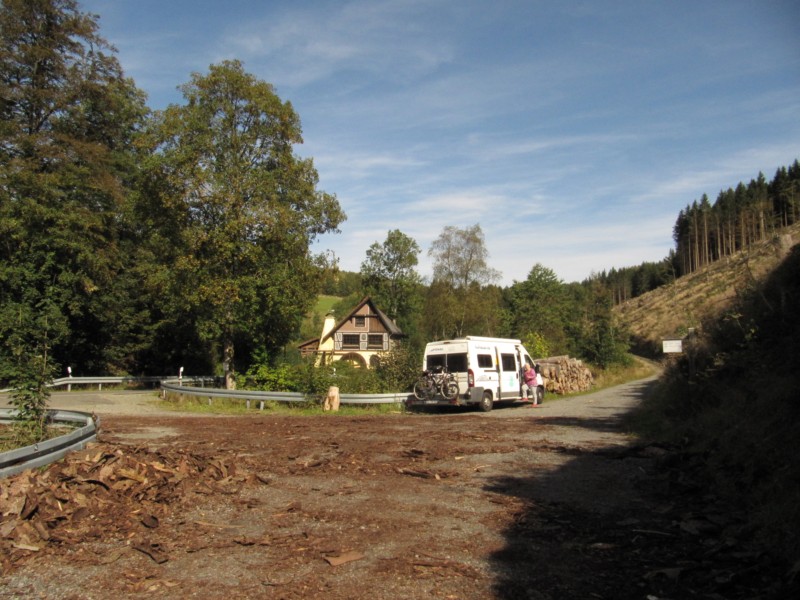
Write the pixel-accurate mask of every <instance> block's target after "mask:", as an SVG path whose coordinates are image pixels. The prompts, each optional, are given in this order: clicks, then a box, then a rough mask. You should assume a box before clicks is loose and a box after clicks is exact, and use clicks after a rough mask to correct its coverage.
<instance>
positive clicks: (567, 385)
mask: <svg viewBox="0 0 800 600" xmlns="http://www.w3.org/2000/svg"><path fill="white" fill-rule="evenodd" d="M534 362H536V363H538V364H539V367H540V369H541V372H542V378H544V387H545V389H546V390H547V391H548V392H551V393H553V394H571V393H573V392H585V391H586V390H588V389H591V387H592V383H593V382H594V377H592V372H591V371H590V370H589V369H588V368H586V367H585V366H583V362H582V361H580V360H578V359H576V358H570V357H569V356H551V357H549V358H540V359H537V360H535V361H534Z"/></svg>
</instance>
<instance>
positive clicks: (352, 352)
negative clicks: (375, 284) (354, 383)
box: [299, 296, 405, 368]
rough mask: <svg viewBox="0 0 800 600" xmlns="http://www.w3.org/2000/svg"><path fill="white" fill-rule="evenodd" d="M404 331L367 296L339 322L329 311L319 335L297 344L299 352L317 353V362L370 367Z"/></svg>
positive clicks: (302, 353) (402, 335) (304, 354)
mask: <svg viewBox="0 0 800 600" xmlns="http://www.w3.org/2000/svg"><path fill="white" fill-rule="evenodd" d="M404 337H405V334H404V333H403V332H402V331H401V330H400V328H399V327H398V326H397V325H396V324H395V322H394V321H392V319H390V318H389V317H388V316H387V315H386V314H385V313H384V312H383V311H381V310H380V309H379V308H378V307H377V306H375V303H374V302H373V301H372V299H371V298H370V297H369V296H367V297H365V298H364V299H362V300H361V302H359V303H358V305H357V306H356V307H355V308H354V309H353V310H352V311H350V313H348V314H347V316H345V317H344V318H343V319H341V320H340V321H339V322H338V323H337V322H336V319H335V317H334V315H333V314H332V313H328V314H327V315H326V317H325V322H324V324H323V326H322V335H321V336H320V337H319V338H317V339H313V340H308V341H306V342H303V343H302V344H300V346H299V348H300V354H301V355H303V356H309V355H316V356H317V357H318V364H328V363H331V362H335V361H339V360H346V361H350V362H352V363H355V364H356V365H358V366H360V367H366V368H369V367H372V366H374V364H375V362H374V361H375V359H376V358H377V357H378V356H380V355H381V354H383V353H385V352H388V351H389V350H391V349H392V347H393V346H394V344H395V343H396V342H397V340H399V339H402V338H404Z"/></svg>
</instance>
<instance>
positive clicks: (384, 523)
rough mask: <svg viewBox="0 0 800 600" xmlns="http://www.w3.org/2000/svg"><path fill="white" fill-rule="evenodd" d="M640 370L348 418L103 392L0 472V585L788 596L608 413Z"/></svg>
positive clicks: (227, 594) (633, 390) (627, 397)
mask: <svg viewBox="0 0 800 600" xmlns="http://www.w3.org/2000/svg"><path fill="white" fill-rule="evenodd" d="M649 384H650V382H649V381H643V382H637V383H633V384H627V385H625V386H620V387H618V388H613V389H611V390H605V391H603V392H599V393H596V394H592V395H587V396H583V397H576V398H571V399H551V398H548V399H547V400H546V401H545V405H544V406H543V407H541V408H532V407H529V406H527V405H517V406H513V407H508V408H506V407H498V408H496V409H495V410H494V411H492V412H491V413H488V414H483V413H477V412H471V411H469V412H468V411H447V412H436V413H423V414H405V413H399V412H398V414H393V415H382V416H358V417H352V416H342V415H331V414H320V415H318V416H303V417H299V416H276V415H273V414H270V413H268V412H257V411H254V414H253V415H248V416H242V417H227V416H225V417H224V416H188V415H181V414H176V413H174V412H163V411H160V410H159V409H158V408H157V407H154V406H153V404H152V402H151V401H149V400H146V399H148V398H149V396H146V395H140V396H137V397H135V401H131V400H130V397H128V399H127V400H125V401H118V400H119V398H117V397H116V396H115V395H114V394H106V395H101V396H98V397H96V398H95V399H94V400H90V401H88V404H86V405H85V406H83V408H88V409H90V410H95V411H96V412H97V413H98V414H99V415H100V417H101V435H100V440H99V442H98V443H97V444H93V445H92V446H91V447H90V448H88V449H87V450H86V451H83V452H80V453H74V454H72V455H70V456H69V457H68V458H67V459H66V460H64V461H61V462H59V463H57V464H55V465H52V466H50V467H49V468H47V469H44V470H41V471H37V472H35V473H26V474H21V475H18V476H15V477H12V478H9V479H7V480H4V481H3V482H2V488H1V489H0V550H2V554H1V555H2V559H0V567H1V568H2V576H0V596H2V597H4V598H103V599H105V598H108V597H115V598H120V599H122V598H136V597H140V596H144V595H148V596H150V597H169V598H226V599H230V598H285V599H291V598H298V599H299V598H304V599H305V598H326V599H330V600H336V599H361V598H363V599H367V598H369V599H395V598H404V599H405V598H420V599H422V598H445V599H471V598H481V599H498V600H504V599H517V598H533V599H550V598H553V599H556V598H558V599H563V598H567V599H570V598H581V599H586V598H589V599H591V598H601V599H602V598H607V599H634V598H636V599H642V600H645V599H647V600H657V599H666V598H672V599H675V600H678V599H683V598H708V599H720V598H782V597H789V594H790V593H791V592H793V591H796V589H793V586H795V584H796V582H793V581H792V579H791V573H787V568H786V566H785V565H782V564H781V563H780V562H779V561H776V560H775V559H774V558H773V557H770V556H769V555H768V554H766V553H764V552H762V551H761V550H759V549H758V547H757V546H756V545H755V544H754V543H753V542H752V540H750V536H749V534H748V532H747V531H746V530H745V529H744V528H743V527H742V525H741V524H742V519H741V513H737V509H736V508H735V507H730V506H725V505H723V504H722V503H721V502H720V501H719V500H718V499H717V498H715V497H714V496H713V495H711V494H710V493H709V492H708V491H707V489H706V488H705V486H704V485H703V483H702V482H698V481H696V480H695V479H694V478H693V476H692V470H691V468H687V467H691V465H685V464H681V463H680V458H681V457H680V456H679V455H676V454H675V453H673V452H672V451H670V449H666V448H662V447H657V446H643V445H638V444H636V442H635V440H633V439H632V438H631V437H629V436H627V435H626V434H625V433H624V432H623V431H622V417H623V415H624V414H625V413H626V411H628V410H629V409H630V407H631V406H633V405H634V404H636V403H637V402H638V401H639V400H640V398H641V395H642V394H643V393H645V391H646V389H647V388H648V386H649ZM58 397H59V395H56V398H55V401H54V402H53V404H54V406H58V407H64V408H81V407H80V406H75V405H74V404H75V401H74V400H71V399H73V398H75V397H76V396H74V395H73V396H67V395H64V396H62V399H64V401H65V403H67V404H69V403H70V401H71V403H72V405H71V406H59V402H58ZM120 407H122V408H121V409H120ZM137 407H138V408H137Z"/></svg>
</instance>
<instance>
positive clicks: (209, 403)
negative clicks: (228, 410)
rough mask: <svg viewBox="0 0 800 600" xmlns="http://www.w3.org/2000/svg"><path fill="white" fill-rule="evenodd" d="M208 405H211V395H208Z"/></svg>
mask: <svg viewBox="0 0 800 600" xmlns="http://www.w3.org/2000/svg"><path fill="white" fill-rule="evenodd" d="M208 405H209V406H211V396H209V397H208Z"/></svg>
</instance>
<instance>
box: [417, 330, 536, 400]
mask: <svg viewBox="0 0 800 600" xmlns="http://www.w3.org/2000/svg"><path fill="white" fill-rule="evenodd" d="M525 363H528V364H529V365H531V366H533V365H534V363H533V360H532V359H531V357H530V354H528V351H527V350H526V349H525V347H524V346H523V345H522V342H521V341H520V340H511V339H505V338H490V337H478V336H467V337H463V338H458V339H454V340H442V341H438V342H430V343H429V344H428V345H427V346H425V356H424V358H423V359H422V370H423V371H425V370H429V369H435V368H436V367H445V368H446V369H447V370H448V371H449V372H450V373H453V374H454V375H455V376H456V380H457V381H458V395H457V396H456V397H455V399H453V400H448V399H446V398H444V397H442V396H439V395H437V396H436V397H434V398H433V399H425V400H420V399H418V398H414V397H411V398H410V399H409V404H411V405H415V404H416V405H420V404H428V405H430V404H440V405H456V406H463V405H465V404H476V405H478V407H479V408H480V409H481V410H483V411H487V412H488V411H490V410H492V406H493V405H494V403H495V402H502V401H511V402H513V401H516V400H521V399H522V398H523V397H524V392H523V387H522V385H523V380H522V367H523V365H524V364H525Z"/></svg>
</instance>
